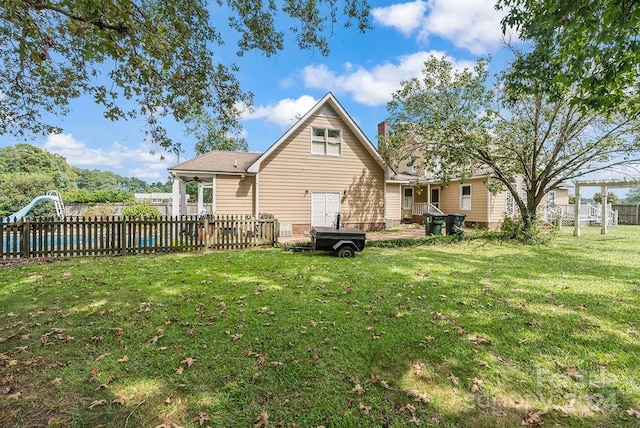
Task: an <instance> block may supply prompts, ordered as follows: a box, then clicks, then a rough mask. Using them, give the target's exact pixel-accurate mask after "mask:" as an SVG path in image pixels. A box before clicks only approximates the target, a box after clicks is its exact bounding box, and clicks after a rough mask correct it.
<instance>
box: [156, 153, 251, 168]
mask: <svg viewBox="0 0 640 428" xmlns="http://www.w3.org/2000/svg"><path fill="white" fill-rule="evenodd" d="M261 154H262V153H246V152H226V151H217V150H214V151H212V152H209V153H205V154H204V155H202V156H198V157H196V158H193V159H191V160H188V161H186V162H182V163H179V164H178V165H175V166H172V167H171V168H169V171H171V172H180V171H185V172H187V171H188V172H203V173H206V172H212V173H213V172H239V173H242V172H247V168H248V167H249V165H251V164H252V163H254V162H255V161H256V159H258V158H259V157H260V155H261Z"/></svg>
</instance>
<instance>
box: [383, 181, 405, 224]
mask: <svg viewBox="0 0 640 428" xmlns="http://www.w3.org/2000/svg"><path fill="white" fill-rule="evenodd" d="M386 198H387V201H386V203H385V211H386V213H385V216H384V217H385V218H388V219H392V220H401V215H400V207H401V206H402V186H401V185H400V184H397V183H392V184H389V183H387V196H386Z"/></svg>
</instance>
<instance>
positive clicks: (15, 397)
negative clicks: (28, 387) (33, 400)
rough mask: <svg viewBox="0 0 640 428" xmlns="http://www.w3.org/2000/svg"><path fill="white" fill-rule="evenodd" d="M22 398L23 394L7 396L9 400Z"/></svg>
mask: <svg viewBox="0 0 640 428" xmlns="http://www.w3.org/2000/svg"><path fill="white" fill-rule="evenodd" d="M20 397H22V392H14V393H13V394H9V395H7V398H8V399H10V400H15V399H18V398H20Z"/></svg>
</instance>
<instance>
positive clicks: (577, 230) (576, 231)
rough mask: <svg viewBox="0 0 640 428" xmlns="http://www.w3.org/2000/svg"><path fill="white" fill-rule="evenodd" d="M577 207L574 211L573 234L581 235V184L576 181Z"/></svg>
mask: <svg viewBox="0 0 640 428" xmlns="http://www.w3.org/2000/svg"><path fill="white" fill-rule="evenodd" d="M575 185H576V207H575V211H574V213H573V236H580V185H579V184H578V183H577V182H576V183H575Z"/></svg>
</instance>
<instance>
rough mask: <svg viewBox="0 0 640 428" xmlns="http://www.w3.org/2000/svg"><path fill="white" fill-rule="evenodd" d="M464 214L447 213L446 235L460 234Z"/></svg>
mask: <svg viewBox="0 0 640 428" xmlns="http://www.w3.org/2000/svg"><path fill="white" fill-rule="evenodd" d="M466 217H467V216H466V214H447V235H462V234H463V233H464V230H463V228H464V219H465V218H466Z"/></svg>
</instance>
